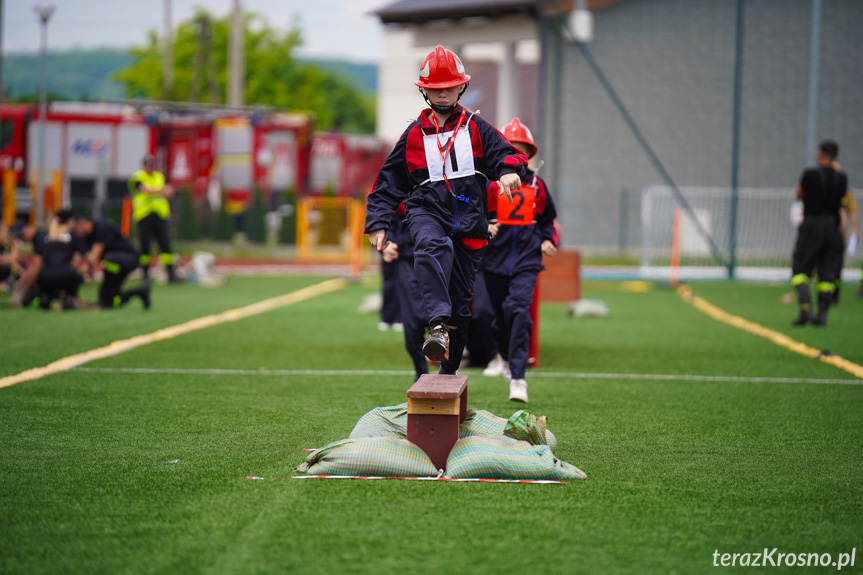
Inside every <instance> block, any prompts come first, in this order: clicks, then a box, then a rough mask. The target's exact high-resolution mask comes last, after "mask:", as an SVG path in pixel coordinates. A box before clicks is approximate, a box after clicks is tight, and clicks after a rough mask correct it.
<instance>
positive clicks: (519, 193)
mask: <svg viewBox="0 0 863 575" xmlns="http://www.w3.org/2000/svg"><path fill="white" fill-rule="evenodd" d="M535 200H536V187H535V186H522V187H521V188H520V189H518V190H516V191H514V192H513V193H512V201H510V200H509V198H507V197H506V193H504V194H503V195H500V196H498V197H497V223H499V224H504V225H507V226H530V225H533V223H534V222H533V203H534V201H535Z"/></svg>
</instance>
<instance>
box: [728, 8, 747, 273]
mask: <svg viewBox="0 0 863 575" xmlns="http://www.w3.org/2000/svg"><path fill="white" fill-rule="evenodd" d="M743 9H744V0H737V23H736V26H735V34H734V99H733V104H732V106H733V112H732V119H731V206H730V209H729V212H730V214H729V217H730V221H729V222H728V224H729V234H728V279H734V268H735V267H736V266H737V211H738V195H739V186H740V114H741V101H742V98H743V47H744V44H743V40H744V22H745V17H744V12H743Z"/></svg>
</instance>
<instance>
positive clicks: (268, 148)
mask: <svg viewBox="0 0 863 575" xmlns="http://www.w3.org/2000/svg"><path fill="white" fill-rule="evenodd" d="M0 120H2V126H0V167H2V168H4V169H13V170H15V173H16V177H17V186H18V190H17V193H16V199H17V202H16V203H17V211H18V212H19V213H22V212H26V211H27V210H29V208H30V191H29V186H30V183H31V182H33V181H34V180H35V176H36V172H35V170H36V169H38V163H39V153H40V141H39V135H40V128H39V125H40V122H39V110H38V107H37V106H35V105H29V104H12V105H4V106H3V107H2V108H0ZM312 126H313V123H312V120H311V118H310V117H309V116H307V115H304V114H281V113H275V112H272V111H270V110H248V111H246V110H243V111H235V110H220V109H214V108H199V107H194V106H183V105H172V104H142V105H132V104H107V103H78V102H55V103H53V104H51V105H50V107H49V108H48V111H47V114H46V118H45V126H44V129H45V146H44V171H45V172H44V173H45V174H46V177H43V181H44V182H48V181H50V179H51V178H50V174H53V173H54V172H55V171H59V172H60V173H61V174H62V179H63V180H62V181H63V198H64V204H66V205H68V204H69V203H70V202H72V201H75V200H80V201H85V200H94V199H97V194H98V193H99V189H100V186H99V185H98V184H99V183H100V182H104V183H105V186H103V189H104V190H106V192H105V193H106V196H107V197H106V198H105V199H107V200H108V201H110V200H112V199H119V198H122V197H123V196H124V195H125V194H126V182H127V180H128V178H129V177H130V176H131V175H132V173H134V172H135V171H136V170H138V169H139V166H140V161H141V158H142V157H143V155H144V154H147V153H150V154H154V155H155V156H156V158H157V162H158V164H157V167H158V169H159V170H160V171H162V172H164V173H165V175H166V177H167V179H168V181H169V182H170V183H171V184H173V185H174V187H176V188H177V189H181V190H182V189H189V190H191V191H192V192H193V194H194V197H195V198H196V199H198V200H200V199H202V198H204V197H206V196H207V194H208V193H212V192H213V190H218V191H220V192H221V194H223V196H224V197H225V198H226V200H227V201H228V203H229V204H231V205H232V206H233V207H234V208H235V209H238V210H242V209H243V206H245V205H247V204H248V202H249V200H250V198H251V194H252V192H253V190H255V189H258V190H261V191H263V192H264V193H265V194H271V193H277V192H279V191H282V190H285V189H288V188H290V189H293V190H294V191H295V192H296V193H297V194H299V195H303V194H305V193H307V191H308V185H307V182H308V174H309V154H310V150H311V135H312ZM213 184H216V185H215V186H214V185H213Z"/></svg>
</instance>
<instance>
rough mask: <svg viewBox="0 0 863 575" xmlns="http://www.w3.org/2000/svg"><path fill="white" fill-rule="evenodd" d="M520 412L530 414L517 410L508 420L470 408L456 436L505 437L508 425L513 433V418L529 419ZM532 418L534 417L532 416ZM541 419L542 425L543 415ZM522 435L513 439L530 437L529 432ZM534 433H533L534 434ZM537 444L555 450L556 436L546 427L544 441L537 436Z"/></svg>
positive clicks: (515, 426) (519, 420)
mask: <svg viewBox="0 0 863 575" xmlns="http://www.w3.org/2000/svg"><path fill="white" fill-rule="evenodd" d="M522 414H529V415H532V414H530V412H528V411H517V412H516V413H514V414H513V416H512V417H510V418H509V419H508V420H507V419H504V418H503V417H498V416H496V415H494V414H493V413H491V412H489V411H485V410H482V409H470V410H468V412H467V417H466V418H465V420H464V421H462V423H461V425H460V426H459V428H458V436H459V438H461V439H464V438H465V437H470V436H471V435H482V436H485V437H493V438H497V439H506V437H505V436H504V430H506V429H507V426H508V425H509V426H510V427H512V429H513V433H515V430H516V428H517V427H518V426H517V425H516V422H515V421H513V418H516V421H518V422H523V421H525V420H529V417H526V416H523V415H522ZM534 419H536V417H535V416H534ZM541 419H542V420H543V425H544V424H545V417H544V416H543V417H542V418H541ZM519 433H521V432H519ZM523 435H524V437H515V438H514V440H515V439H524V440H527V438H528V437H530V433H527V432H525V433H524V434H523ZM534 435H535V434H534ZM536 443H537V444H540V445H541V444H546V445H548V446H549V447H550V448H551V451H552V453H554V452H556V451H557V438H556V437H555V436H554V434H553V433H552V432H551V431H549V430H548V429H546V430H545V441H544V442H543V441H539V440H538V437H537V442H536Z"/></svg>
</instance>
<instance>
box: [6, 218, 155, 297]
mask: <svg viewBox="0 0 863 575" xmlns="http://www.w3.org/2000/svg"><path fill="white" fill-rule="evenodd" d="M138 266H139V256H138V252H137V250H136V249H135V246H134V245H133V244H132V242H130V241H129V239H128V238H126V237H124V236H123V235H122V233H121V232H120V228H119V226H117V224H115V223H114V222H112V221H110V220H104V219H96V220H91V219H89V218H86V217H83V216H80V215H78V214H75V213H74V212H72V211H71V210H61V211H59V212H57V214H55V215H54V217H53V218H52V219H51V221H50V223H49V225H48V229H47V230H46V229H44V228H41V227H38V226H35V225H32V224H28V223H26V222H24V221H20V220H18V221H16V222H14V223H13V224H12V225H11V226H9V227H8V228H7V227H5V226H0V281H4V282H5V283H6V287H7V291H8V292H9V293H10V298H9V303H10V305H11V306H13V307H22V306H23V307H41V308H43V309H50V308H52V307H58V306H59V307H61V308H62V309H67V310H68V309H87V308H102V309H112V308H115V307H120V306H122V305H124V304H126V303H127V302H128V301H130V300H131V299H132V298H134V297H139V298H140V299H141V301H142V303H143V306H144V308H145V309H149V308H150V284H149V281H146V280H145V281H143V282H141V284H140V285H138V286H137V287H136V288H134V289H131V290H123V289H122V287H123V283H124V281H125V280H126V277H127V276H128V275H129V274H130V273H132V272H133V271H134V270H135V269H137V268H138ZM99 269H101V270H102V272H103V279H102V283H101V284H100V287H99V299H98V301H97V302H96V303H95V304H90V303H88V302H86V301H84V300H83V299H82V298H81V296H80V288H81V285H82V284H83V283H84V281H85V279H90V278H93V277H94V273H95V272H97V271H98V270H99Z"/></svg>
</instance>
